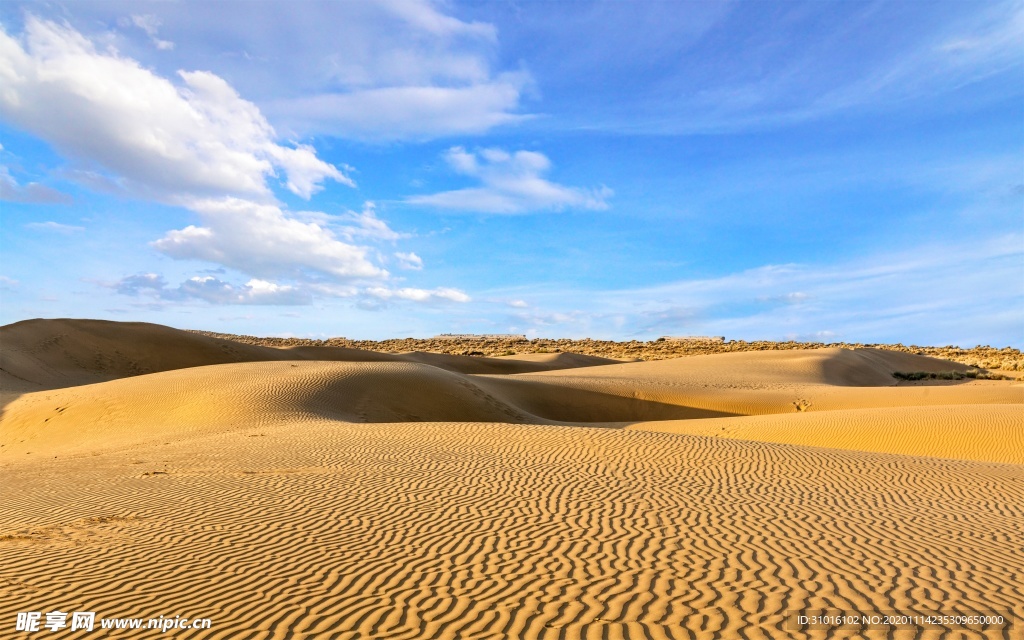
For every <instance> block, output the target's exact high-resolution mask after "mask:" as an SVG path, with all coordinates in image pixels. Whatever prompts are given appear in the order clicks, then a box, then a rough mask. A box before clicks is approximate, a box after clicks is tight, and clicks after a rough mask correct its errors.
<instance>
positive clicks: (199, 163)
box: [0, 15, 352, 202]
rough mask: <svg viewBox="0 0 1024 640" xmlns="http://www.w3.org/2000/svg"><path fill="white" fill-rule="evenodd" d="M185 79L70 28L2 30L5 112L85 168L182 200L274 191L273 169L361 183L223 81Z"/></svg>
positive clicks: (289, 182) (309, 178)
mask: <svg viewBox="0 0 1024 640" xmlns="http://www.w3.org/2000/svg"><path fill="white" fill-rule="evenodd" d="M178 75H179V77H180V81H181V82H180V84H174V83H172V82H171V81H170V80H168V79H166V78H163V77H161V76H158V75H156V74H155V73H154V72H152V71H150V70H149V69H146V68H143V67H142V66H140V65H139V64H138V63H137V62H136V61H135V60H132V59H130V58H126V57H123V56H121V55H119V54H118V53H117V52H116V51H99V50H97V48H96V46H95V45H94V44H93V43H92V42H90V41H89V40H88V39H86V38H85V37H84V36H83V35H82V34H80V33H79V32H77V31H75V30H74V29H72V28H71V27H69V26H62V25H59V24H56V23H54V22H48V21H45V20H40V19H37V18H35V17H33V16H31V15H30V16H28V17H27V18H26V24H25V32H24V34H23V36H22V37H21V39H20V41H19V40H16V39H14V38H12V37H11V36H9V35H8V34H7V33H6V32H5V31H3V30H0V87H2V89H0V116H2V117H4V118H5V119H7V120H9V121H11V122H12V123H14V124H15V125H16V126H18V127H20V128H22V129H25V130H27V131H29V132H31V133H33V134H35V135H37V136H39V137H41V138H43V139H45V140H47V141H48V142H50V143H52V144H53V145H54V146H55V147H57V148H58V149H59V150H60V151H61V152H62V153H63V154H65V155H67V156H69V157H71V158H73V159H75V160H77V161H78V162H79V163H80V164H81V165H82V168H83V169H86V170H93V168H94V167H102V168H103V169H104V170H105V171H107V172H111V173H112V174H114V176H115V177H116V178H117V179H118V180H119V181H120V182H121V184H123V185H124V187H125V188H126V189H128V190H129V191H131V192H133V193H137V194H143V195H147V194H148V195H151V196H155V197H160V198H162V199H164V200H170V201H175V202H176V201H178V200H179V199H181V198H182V197H203V196H206V197H210V196H218V195H223V194H232V195H238V196H245V197H251V198H260V199H270V198H271V197H272V196H271V191H270V189H269V187H268V186H267V180H268V178H271V177H273V176H275V175H277V171H278V170H281V171H283V173H284V174H285V176H286V177H285V186H286V187H287V188H288V189H289V190H290V191H292V192H293V193H295V194H296V195H299V196H301V197H304V198H308V197H310V195H312V193H314V192H315V191H316V190H318V189H319V188H320V184H321V183H322V182H323V181H324V180H327V179H332V180H335V181H338V182H341V183H344V184H350V185H351V184H352V181H351V179H349V178H348V177H347V176H346V175H344V174H343V173H342V172H341V171H340V170H339V169H337V168H336V167H334V166H332V165H330V164H328V163H326V162H324V161H322V160H320V159H319V158H317V157H316V154H315V152H314V151H313V149H312V148H311V147H309V146H305V145H298V146H295V147H288V146H282V145H280V144H278V143H277V142H275V137H276V134H275V132H274V129H273V128H272V127H271V126H270V124H269V123H268V122H267V120H266V119H265V118H264V117H263V115H262V114H261V113H260V111H259V109H258V108H257V107H256V106H255V105H254V104H252V103H251V102H248V101H246V100H244V99H242V98H241V97H240V96H239V95H238V93H237V92H236V91H235V90H234V89H233V88H232V87H231V86H230V85H229V84H228V83H227V82H225V81H224V80H223V79H221V78H220V77H218V76H216V75H214V74H212V73H209V72H205V71H192V72H185V71H181V72H179V74H178Z"/></svg>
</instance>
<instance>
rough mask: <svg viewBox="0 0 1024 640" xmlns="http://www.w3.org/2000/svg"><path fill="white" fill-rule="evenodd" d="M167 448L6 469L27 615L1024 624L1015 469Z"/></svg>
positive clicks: (404, 629)
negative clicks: (997, 618)
mask: <svg viewBox="0 0 1024 640" xmlns="http://www.w3.org/2000/svg"><path fill="white" fill-rule="evenodd" d="M169 442H170V444H168V445H160V446H153V447H138V448H134V449H132V450H129V451H121V452H119V453H100V454H99V455H96V456H88V457H78V458H67V459H64V458H62V459H59V460H52V459H51V460H50V461H48V462H47V461H40V462H38V463H37V464H34V465H24V466H21V465H19V466H16V467H9V468H7V469H5V470H4V471H3V473H4V480H5V481H4V482H3V483H2V485H0V492H2V493H0V523H2V531H0V553H2V554H3V556H2V557H3V559H4V561H3V562H2V563H0V584H3V585H4V588H0V614H2V615H3V618H4V619H5V620H7V619H10V620H13V619H14V612H16V611H22V610H32V609H42V610H43V611H46V610H50V608H57V607H61V608H62V610H92V611H96V612H98V613H99V614H100V615H101V616H110V617H113V616H147V617H148V616H153V617H155V616H157V615H187V616H191V617H209V618H211V619H212V620H213V623H214V626H213V628H212V629H211V630H209V631H205V632H197V633H193V634H189V635H186V636H183V637H191V638H225V639H229V638H230V639H235V638H281V639H284V638H373V637H379V638H588V639H590V638H592V639H598V638H654V639H662V638H690V637H695V638H739V637H748V638H769V637H770V638H785V637H813V638H824V637H846V638H853V637H856V638H887V637H892V638H897V639H899V638H912V637H939V636H938V635H937V634H935V635H931V636H927V635H923V636H918V635H917V634H915V633H911V632H904V633H902V634H901V633H896V634H892V635H890V634H888V633H887V631H883V630H870V631H868V632H866V633H863V634H854V633H853V632H852V631H848V632H847V633H845V634H835V635H830V636H826V633H825V632H824V631H818V632H815V633H813V634H808V635H799V634H794V633H792V632H790V631H789V630H788V628H787V626H786V615H787V612H791V611H799V610H806V609H812V608H819V607H829V608H838V609H844V610H848V611H859V612H868V611H891V610H894V609H896V610H907V609H910V608H916V610H918V611H928V612H949V611H950V610H951V609H954V608H959V609H961V610H962V609H971V610H991V609H1004V610H1005V609H1011V610H1012V611H1013V612H1014V613H1015V614H1016V615H1017V616H1018V619H1019V617H1021V616H1024V586H1022V585H1024V579H1022V578H1024V554H1022V553H1020V551H1021V549H1020V530H1021V524H1022V523H1024V474H1022V473H1021V467H1020V466H1017V465H998V464H985V463H977V462H962V461H947V460H940V459H936V458H917V457H907V456H890V455H882V454H871V453H859V452H843V451H837V450H822V449H808V448H803V447H796V446H787V445H777V444H764V443H756V442H746V441H735V440H726V439H719V438H702V437H694V436H678V435H671V434H661V433H642V432H624V431H617V430H608V429H585V428H566V427H558V426H530V425H527V426H514V425H500V424H480V423H396V424H365V425H359V424H344V423H336V422H330V423H324V422H305V423H282V424H279V425H277V426H275V427H273V428H271V425H268V424H264V425H262V426H261V427H260V428H258V429H250V430H243V431H236V432H226V433H217V434H211V435H207V436H203V437H199V438H185V439H178V438H174V439H172V440H170V441H169ZM1018 624H1020V623H1019V621H1018ZM691 634H692V635H691ZM38 635H40V636H41V635H42V634H38ZM158 635H159V634H155V635H151V636H150V635H141V637H157V636H158ZM46 637H53V638H73V637H80V633H79V634H77V635H76V634H71V633H70V632H68V631H67V630H64V632H61V633H50V632H47V633H46ZM89 637H105V636H103V634H102V633H100V632H97V633H94V634H93V635H90V636H89ZM111 637H136V636H135V635H129V634H126V633H125V632H120V634H112V635H111ZM946 637H958V638H960V637H990V638H1004V637H1012V636H1009V635H1003V634H1002V633H1001V632H997V631H990V632H989V633H988V634H987V635H985V636H983V635H981V634H977V635H956V636H946Z"/></svg>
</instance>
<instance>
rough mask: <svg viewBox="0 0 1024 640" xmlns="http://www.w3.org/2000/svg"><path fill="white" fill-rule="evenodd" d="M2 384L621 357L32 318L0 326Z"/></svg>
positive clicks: (466, 368)
mask: <svg viewBox="0 0 1024 640" xmlns="http://www.w3.org/2000/svg"><path fill="white" fill-rule="evenodd" d="M0 345H3V348H2V349H0V372H2V376H0V389H2V390H3V391H7V392H8V393H10V392H15V393H24V392H30V391H38V390H41V389H55V388H60V387H69V386H75V385H82V384H92V383H95V382H104V381H107V380H116V379H118V378H125V377H129V376H137V375H143V374H147V373H156V372H160V371H171V370H175V369H187V368H190V367H202V366H207V365H213V364H227V363H234V362H267V361H271V362H274V361H285V360H317V361H340V362H415V363H420V364H429V365H431V366H434V367H438V368H441V369H446V370H448V371H458V372H461V373H495V374H511V373H526V372H530V371H548V370H552V369H561V368H567V367H584V366H593V365H597V364H608V363H612V362H615V361H614V360H609V359H607V358H598V357H596V356H574V357H563V358H560V357H556V358H539V359H533V358H528V357H527V358H480V357H465V356H451V355H446V354H441V353H406V354H395V353H377V352H374V351H364V350H361V349H349V348H344V347H290V348H287V347H286V348H280V349H278V348H273V347H263V346H258V345H249V344H242V343H239V342H235V341H231V340H223V339H220V338H212V337H208V336H204V335H199V334H196V333H192V332H188V331H181V330H178V329H172V328H170V327H164V326H161V325H155V324H148V323H143V322H109V321H105V320H70V319H57V320H26V321H24V322H18V323H15V324H11V325H6V326H3V327H0Z"/></svg>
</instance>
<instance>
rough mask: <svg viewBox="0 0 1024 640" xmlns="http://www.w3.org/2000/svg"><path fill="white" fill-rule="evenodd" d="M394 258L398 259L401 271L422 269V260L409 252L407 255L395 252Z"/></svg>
mask: <svg viewBox="0 0 1024 640" xmlns="http://www.w3.org/2000/svg"><path fill="white" fill-rule="evenodd" d="M395 257H396V258H398V266H400V267H401V268H403V269H409V270H410V271H421V270H422V269H423V258H421V257H419V256H418V255H416V254H415V253H413V252H411V251H410V252H409V253H402V252H401V251H396V252H395Z"/></svg>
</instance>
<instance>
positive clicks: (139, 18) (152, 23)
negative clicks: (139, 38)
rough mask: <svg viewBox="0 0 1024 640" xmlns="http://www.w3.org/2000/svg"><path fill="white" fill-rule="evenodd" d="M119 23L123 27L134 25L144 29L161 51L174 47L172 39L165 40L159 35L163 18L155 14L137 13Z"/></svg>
mask: <svg viewBox="0 0 1024 640" xmlns="http://www.w3.org/2000/svg"><path fill="white" fill-rule="evenodd" d="M119 23H120V24H121V26H123V27H127V26H129V25H134V26H136V27H138V28H139V29H142V31H143V32H145V34H146V35H147V36H149V40H150V42H152V43H153V46H154V47H156V48H157V49H159V50H161V51H170V50H171V49H173V48H174V43H173V42H171V41H170V40H163V39H161V38H160V37H159V30H160V24H161V20H160V18H158V17H156V16H154V15H151V14H146V15H140V14H135V15H133V16H132V17H131V18H122V19H121V20H120V21H119Z"/></svg>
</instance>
